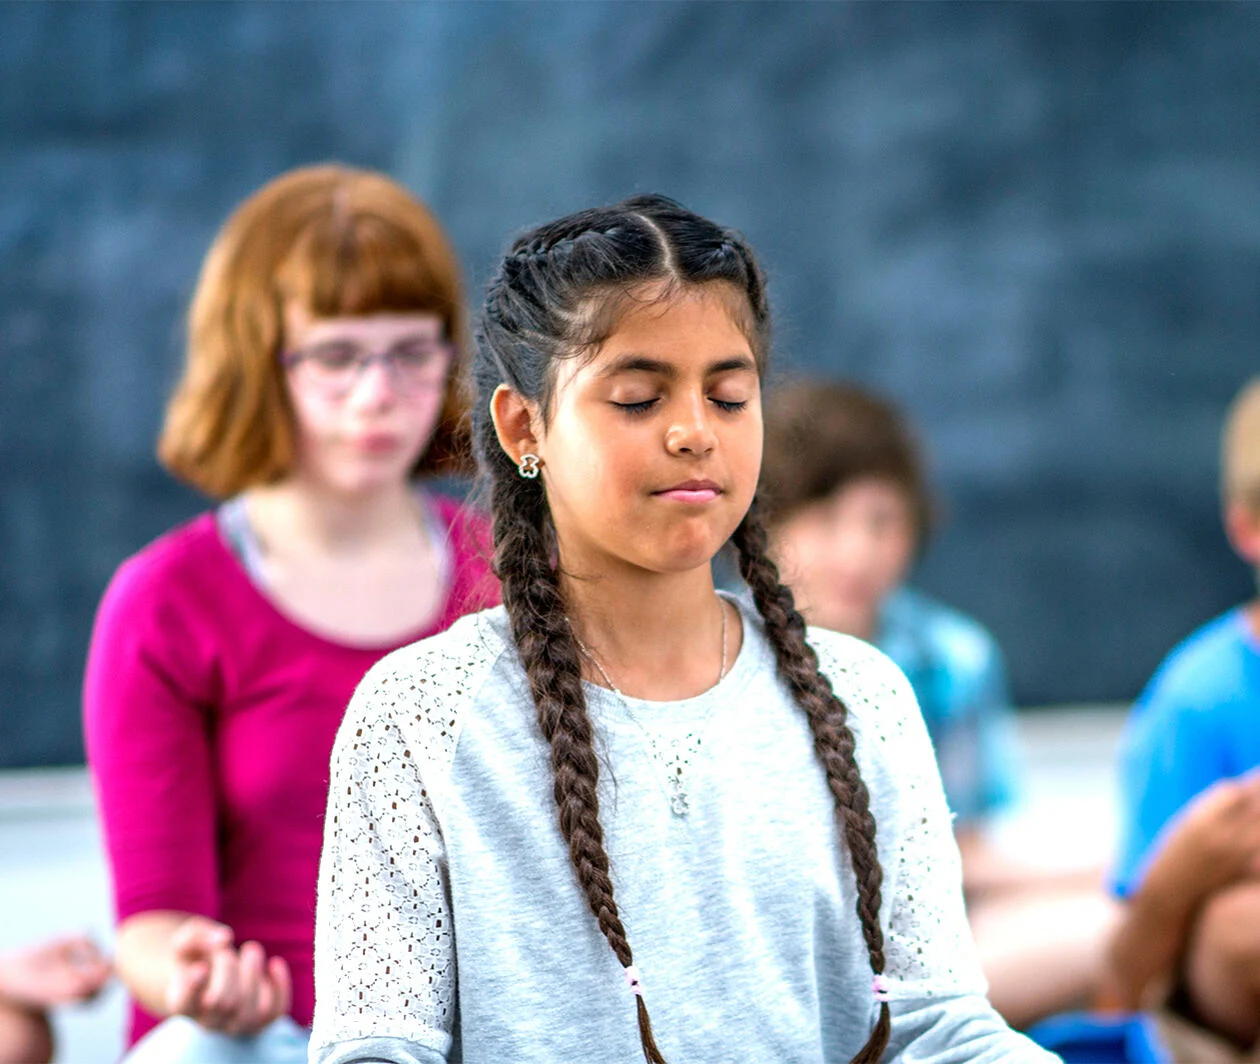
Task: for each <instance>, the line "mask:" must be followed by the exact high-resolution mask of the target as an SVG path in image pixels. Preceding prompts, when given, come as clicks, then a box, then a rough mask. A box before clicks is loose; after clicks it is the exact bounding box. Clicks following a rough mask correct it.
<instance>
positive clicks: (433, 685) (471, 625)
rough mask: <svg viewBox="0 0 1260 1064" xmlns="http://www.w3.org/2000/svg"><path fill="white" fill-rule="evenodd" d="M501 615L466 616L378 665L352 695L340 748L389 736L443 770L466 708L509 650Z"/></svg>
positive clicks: (487, 612) (498, 610)
mask: <svg viewBox="0 0 1260 1064" xmlns="http://www.w3.org/2000/svg"><path fill="white" fill-rule="evenodd" d="M502 614H503V610H502V608H501V607H497V608H495V609H491V610H483V611H482V612H480V613H473V614H467V615H465V616H463V617H461V618H459V620H457V621H456V622H455V623H454V624H452V625H451V626H450V627H449V628H448V629H446V630H445V631H444V632H442V633H440V634H439V635H434V636H430V637H429V638H427V639H421V640H419V641H418V642H415V643H411V644H409V645H408V646H405V647H402V648H401V649H399V650H395V651H393V652H392V653H390V654H387V655H386V656H385V657H383V658H381V660H380V661H378V662H377V663H376V664H375V665H373V666H372V667H371V668H370V669H369V670H368V671H367V673H366V675H364V677H363V679H362V680H361V681H360V682H359V685H358V687H357V688H356V690H355V693H354V697H353V698H352V699H351V702H350V707H349V709H348V710H347V712H346V717H345V720H344V722H343V724H342V728H341V732H340V734H339V738H338V745H339V746H340V745H342V744H343V743H344V742H345V741H347V740H349V739H354V738H359V737H361V736H362V735H363V734H364V731H365V730H366V729H372V730H376V731H381V730H384V731H387V732H388V731H394V732H396V733H397V735H398V737H399V738H401V739H403V740H406V741H407V743H409V744H410V745H409V746H408V750H410V749H412V748H413V747H414V748H415V750H416V755H415V756H417V757H419V758H422V759H424V760H426V761H428V762H430V763H434V764H437V763H445V764H446V765H447V766H449V763H450V760H451V758H452V757H453V756H454V751H455V746H456V743H457V741H458V738H459V732H460V728H461V726H462V724H463V721H464V718H465V717H466V715H467V712H468V709H469V707H471V706H472V705H473V704H474V703H475V701H476V699H477V696H478V694H479V693H480V691H481V690H482V688H483V687H484V686H485V684H486V682H487V680H488V679H489V677H490V675H491V673H492V671H493V670H494V667H495V665H496V664H497V663H498V661H499V659H500V658H501V657H502V656H503V655H504V654H505V653H507V652H508V650H509V644H508V643H507V642H505V641H504V639H503V638H502V635H501V631H502V629H501V621H502ZM356 733H357V734H356ZM409 756H410V755H409Z"/></svg>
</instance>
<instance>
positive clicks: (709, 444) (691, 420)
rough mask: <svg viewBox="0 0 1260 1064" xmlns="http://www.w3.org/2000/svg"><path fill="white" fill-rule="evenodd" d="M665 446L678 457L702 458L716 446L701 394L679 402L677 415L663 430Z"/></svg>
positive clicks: (715, 439) (715, 438)
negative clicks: (681, 402)
mask: <svg viewBox="0 0 1260 1064" xmlns="http://www.w3.org/2000/svg"><path fill="white" fill-rule="evenodd" d="M665 446H666V448H667V449H668V450H669V453H670V454H672V455H676V456H678V457H684V456H686V457H693V458H703V457H704V456H705V455H707V454H710V453H711V452H712V451H713V448H714V447H716V446H717V436H716V435H714V432H713V428H712V426H711V425H710V424H709V412H708V409H707V408H706V406H705V401H704V397H703V396H698V397H696V398H695V399H692V400H689V401H688V402H687V403H685V404H680V406H679V410H678V415H677V417H676V418H675V419H674V422H673V424H671V425H670V426H669V428H668V429H667V430H666V432H665Z"/></svg>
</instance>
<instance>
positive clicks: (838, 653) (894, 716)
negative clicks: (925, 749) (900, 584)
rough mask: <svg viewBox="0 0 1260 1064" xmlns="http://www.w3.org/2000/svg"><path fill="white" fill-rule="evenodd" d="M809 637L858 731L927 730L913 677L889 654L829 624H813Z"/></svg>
mask: <svg viewBox="0 0 1260 1064" xmlns="http://www.w3.org/2000/svg"><path fill="white" fill-rule="evenodd" d="M806 638H807V640H808V641H809V645H810V646H811V647H813V648H814V652H815V653H816V654H817V655H818V668H819V671H820V672H822V673H823V675H825V676H826V677H827V679H828V680H830V681H831V686H832V689H833V690H834V691H835V693H836V695H837V697H838V698H839V699H840V700H841V701H842V702H843V703H844V704H845V707H846V709H848V711H849V718H850V722H851V724H852V726H853V729H854V731H855V732H867V733H873V734H875V735H876V736H878V737H879V738H880V739H881V740H882V741H889V740H892V739H893V738H894V737H896V738H901V737H904V736H905V735H906V733H907V729H910V731H912V732H914V733H915V734H917V733H918V732H920V731H922V732H923V734H924V736H926V734H927V733H926V730H924V726H923V719H922V715H921V714H920V713H919V709H918V703H917V702H916V701H915V697H914V691H913V689H912V688H911V686H910V682H909V680H907V679H906V676H905V674H904V673H903V672H902V671H901V669H899V668H898V667H897V665H896V664H895V663H894V662H893V660H892V659H891V658H890V657H888V655H887V654H885V653H884V652H883V651H881V650H879V649H878V648H877V647H874V646H872V645H871V644H870V643H867V642H865V641H864V640H862V639H857V638H856V637H854V636H850V635H842V634H841V633H839V632H833V631H830V630H828V629H826V628H815V627H811V628H809V629H807V631H806Z"/></svg>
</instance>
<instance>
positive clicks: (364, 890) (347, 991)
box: [311, 619, 495, 1060]
mask: <svg viewBox="0 0 1260 1064" xmlns="http://www.w3.org/2000/svg"><path fill="white" fill-rule="evenodd" d="M460 630H462V634H463V635H464V636H465V638H463V639H459V638H456V637H457V636H458V635H459V634H461V632H460ZM476 632H477V629H476V625H475V622H473V620H472V619H468V620H467V621H465V622H461V623H460V624H458V625H457V626H456V628H455V629H452V630H451V631H449V632H448V633H446V635H443V636H438V637H436V638H434V639H431V640H425V641H423V642H422V643H419V644H415V645H413V646H411V647H407V648H405V649H403V650H400V651H397V652H395V653H394V654H391V655H389V656H388V657H386V658H385V659H383V660H382V661H381V662H379V663H378V664H377V665H376V666H374V667H373V668H372V669H371V670H370V671H369V672H368V674H367V675H366V676H365V677H364V679H363V680H362V682H361V683H360V684H359V687H358V689H357V690H356V691H355V694H354V697H353V699H352V700H351V702H350V706H349V708H348V710H347V711H346V716H345V719H344V720H343V722H342V725H341V728H340V730H339V731H338V734H337V742H336V744H335V746H334V748H333V755H332V762H331V779H330V785H329V798H328V813H327V817H326V819H325V823H324V850H323V856H322V859H321V862H320V870H319V889H318V901H317V905H316V919H315V989H316V994H315V1017H314V1023H313V1029H312V1040H311V1044H312V1058H311V1059H312V1060H316V1059H323V1058H325V1057H330V1058H332V1057H336V1055H337V1050H338V1047H339V1046H345V1045H346V1044H347V1043H352V1042H360V1041H362V1040H364V1039H371V1040H374V1044H378V1045H379V1044H383V1043H380V1042H377V1041H375V1040H378V1039H388V1040H393V1041H395V1042H396V1043H397V1044H410V1045H411V1046H413V1047H419V1048H424V1049H427V1050H432V1051H433V1052H435V1053H437V1054H439V1055H440V1056H442V1057H443V1058H445V1057H446V1055H447V1054H448V1053H449V1052H450V1049H451V1044H452V1033H453V1031H454V1027H455V1006H456V1001H455V994H456V971H455V942H454V937H453V924H452V917H451V901H450V888H449V881H448V874H447V863H446V849H445V844H444V842H443V839H442V831H441V825H440V821H439V816H438V812H437V808H436V807H435V803H434V797H435V795H440V793H441V792H442V790H443V787H444V785H445V781H446V780H447V779H448V778H449V773H450V766H451V762H452V760H453V759H454V755H455V746H456V743H457V740H458V736H459V727H460V723H461V712H462V711H463V709H464V707H466V706H467V705H468V703H469V702H470V701H471V700H472V697H473V695H474V694H475V691H476V688H477V686H479V685H480V683H481V682H483V681H484V678H485V676H486V675H488V673H489V666H490V665H492V664H493V660H494V657H495V654H494V652H493V651H492V650H491V649H490V648H489V647H487V646H486V644H484V643H482V642H481V641H480V640H479V639H477V638H475V637H476ZM470 635H471V636H473V638H467V637H468V636H470ZM438 805H439V806H440V799H439V802H438Z"/></svg>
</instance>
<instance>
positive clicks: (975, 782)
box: [874, 588, 1016, 825]
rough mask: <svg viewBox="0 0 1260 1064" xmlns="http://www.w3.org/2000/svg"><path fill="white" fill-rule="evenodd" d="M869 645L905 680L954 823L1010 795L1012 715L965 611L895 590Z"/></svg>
mask: <svg viewBox="0 0 1260 1064" xmlns="http://www.w3.org/2000/svg"><path fill="white" fill-rule="evenodd" d="M874 643H875V645H876V646H877V647H879V649H880V650H882V651H883V652H884V653H885V654H887V655H888V656H889V657H890V658H892V660H893V661H894V662H896V664H897V666H898V667H899V668H900V669H901V671H902V672H904V673H905V674H906V677H907V678H908V679H909V681H910V685H911V687H913V688H914V693H915V696H916V697H917V698H918V700H919V708H920V709H921V710H922V713H923V719H924V720H925V721H926V723H927V727H928V733H929V734H930V735H931V736H932V744H933V746H935V748H936V760H937V764H938V765H939V766H940V770H941V779H942V781H943V782H944V784H945V796H946V798H947V799H948V800H949V807H950V810H951V811H952V812H953V813H954V815H955V816H956V817H957V819H958V822H959V824H960V825H966V824H967V823H968V822H969V821H975V820H978V819H980V818H982V817H985V816H988V815H990V814H992V813H995V812H997V811H998V810H1000V809H1002V808H1004V807H1005V806H1007V805H1009V804H1010V802H1011V800H1012V799H1013V798H1014V796H1015V789H1016V788H1015V778H1016V773H1015V760H1016V744H1015V737H1014V713H1013V711H1012V708H1011V699H1010V694H1009V692H1008V690H1007V686H1006V670H1005V668H1004V667H1003V664H1002V654H1001V651H1000V650H999V649H998V645H997V642H996V640H994V638H993V636H992V635H990V634H989V631H988V629H986V628H985V627H984V626H983V625H981V624H980V623H979V622H978V621H975V620H972V618H970V617H968V616H967V615H966V614H963V613H959V612H958V611H957V610H955V609H951V608H950V607H948V606H945V605H942V604H941V603H939V602H936V601H934V600H932V599H930V598H928V597H927V596H926V595H922V594H919V593H918V592H916V591H911V590H909V589H908V588H901V589H899V590H897V591H895V592H893V594H891V595H890V596H888V598H887V599H886V600H885V602H884V605H883V607H882V609H881V610H880V618H879V629H878V631H877V632H876V635H875V639H874Z"/></svg>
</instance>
